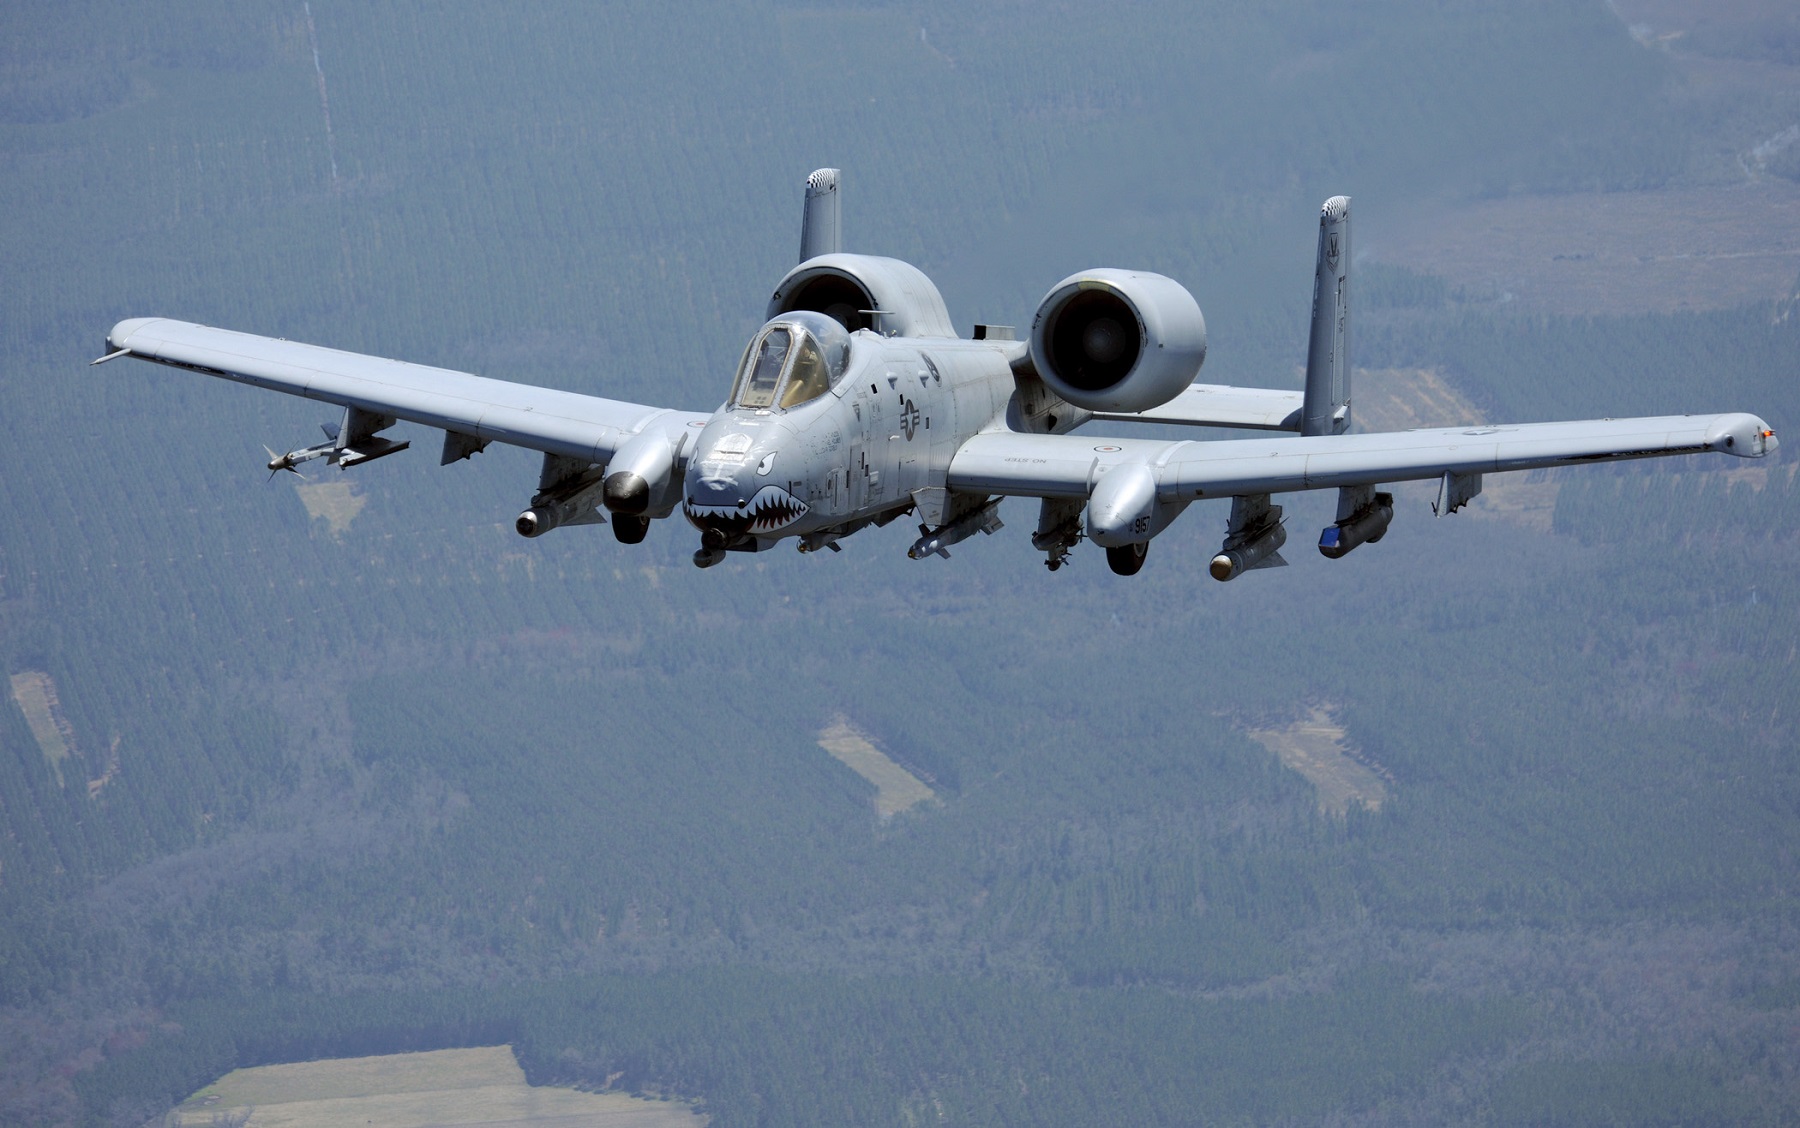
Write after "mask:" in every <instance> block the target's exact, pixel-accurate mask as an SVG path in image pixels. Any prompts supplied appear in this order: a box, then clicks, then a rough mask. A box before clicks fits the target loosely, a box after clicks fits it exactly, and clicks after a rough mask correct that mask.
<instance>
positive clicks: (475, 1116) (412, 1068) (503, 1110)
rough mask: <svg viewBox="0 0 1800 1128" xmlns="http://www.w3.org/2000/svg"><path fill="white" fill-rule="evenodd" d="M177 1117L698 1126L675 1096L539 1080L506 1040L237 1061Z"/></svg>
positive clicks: (262, 1122)
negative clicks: (245, 1064)
mask: <svg viewBox="0 0 1800 1128" xmlns="http://www.w3.org/2000/svg"><path fill="white" fill-rule="evenodd" d="M176 1112H177V1116H178V1118H179V1121H180V1122H181V1123H185V1124H191V1125H204V1124H213V1123H234V1124H242V1125H244V1128H351V1126H356V1128H366V1126H367V1125H369V1124H381V1125H386V1126H388V1128H425V1126H427V1125H450V1124H456V1125H471V1126H472V1125H487V1126H491V1128H499V1126H502V1125H506V1126H512V1125H517V1126H520V1128H526V1126H530V1128H552V1126H554V1128H577V1126H580V1128H700V1126H702V1125H704V1124H705V1123H706V1119H707V1118H706V1117H704V1116H701V1115H699V1114H698V1113H696V1112H694V1111H693V1110H692V1109H691V1108H689V1107H688V1106H686V1105H684V1104H680V1103H677V1102H673V1101H652V1100H643V1099H640V1098H637V1097H631V1096H627V1095H625V1094H623V1093H583V1092H578V1091H576V1090H574V1089H558V1088H551V1087H547V1086H545V1087H538V1086H532V1085H529V1084H527V1083H526V1081H525V1073H524V1071H523V1070H521V1069H520V1068H519V1064H518V1062H517V1061H515V1060H514V1059H513V1055H512V1049H511V1047H508V1046H487V1047H482V1048H479V1049H466V1050H437V1051H434V1052H430V1053H418V1054H389V1055H384V1056H381V1057H366V1058H341V1059H336V1060H331V1061H311V1062H298V1063H294V1064H291V1065H265V1066H258V1067H256V1068H253V1069H239V1070H236V1071H234V1072H232V1073H228V1074H226V1075H225V1076H224V1077H222V1078H220V1079H219V1080H218V1081H215V1082H214V1083H213V1084H211V1085H208V1086H207V1087H206V1088H204V1089H202V1090H200V1091H199V1092H198V1093H195V1094H194V1095H193V1096H191V1097H189V1098H188V1099H187V1100H186V1101H184V1102H183V1103H182V1104H181V1106H180V1107H179V1108H178V1109H177V1110H176Z"/></svg>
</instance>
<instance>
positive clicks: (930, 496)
mask: <svg viewBox="0 0 1800 1128" xmlns="http://www.w3.org/2000/svg"><path fill="white" fill-rule="evenodd" d="M1020 349H1021V346H1019V345H1018V344H1016V343H1014V342H1001V341H968V340H956V339H951V338H942V339H939V338H899V337H883V336H880V335H878V334H876V333H873V332H870V331H868V330H863V331H860V332H857V333H855V334H853V335H852V337H851V348H850V359H849V363H848V365H847V367H846V370H845V372H844V374H843V375H842V376H841V377H840V378H839V379H838V380H836V381H835V382H834V383H833V385H832V387H831V390H830V393H829V394H826V395H821V396H819V397H818V398H816V399H813V400H811V401H809V402H806V403H802V404H798V405H796V406H794V407H791V408H788V409H785V410H783V409H781V408H779V407H774V406H771V407H759V408H746V407H733V406H730V405H727V406H725V407H721V408H720V409H719V410H718V411H717V412H716V413H715V414H714V415H713V417H712V419H711V420H710V421H709V422H707V424H706V425H705V427H704V428H703V429H702V430H701V432H700V435H699V437H698V440H697V441H696V443H695V445H694V448H693V453H692V455H691V456H690V457H689V458H688V461H687V473H686V476H685V480H684V482H683V489H682V508H683V511H684V512H685V514H686V515H687V518H688V520H689V521H690V522H692V523H693V524H694V525H695V526H696V527H697V528H699V529H700V530H701V532H702V534H703V538H704V544H705V547H707V548H709V549H715V550H728V549H729V550H737V551H758V550H761V549H765V548H769V547H772V546H773V545H774V544H776V543H777V542H778V541H780V540H782V539H784V538H787V537H793V536H798V537H801V538H803V541H802V543H803V545H804V544H806V543H807V542H806V540H805V538H807V537H809V536H810V537H811V538H812V540H813V542H814V543H813V544H812V545H811V547H823V546H824V545H825V544H828V543H830V541H831V540H834V539H836V537H837V536H843V535H847V534H848V533H850V532H853V531H855V530H856V529H857V528H861V527H863V526H865V525H867V524H870V523H874V522H885V520H890V519H892V518H893V517H895V516H898V515H900V514H901V513H903V512H905V511H906V510H907V508H908V507H909V506H913V505H915V504H919V505H921V508H929V507H931V506H932V505H933V504H935V503H936V502H937V501H938V499H940V498H941V497H942V492H943V491H944V490H945V480H946V477H947V475H948V472H949V468H950V460H951V458H952V457H953V456H954V455H955V454H956V450H957V448H958V447H959V446H960V445H961V444H962V443H963V441H964V440H966V439H967V438H969V436H971V435H974V434H976V433H978V432H980V431H981V430H983V429H984V428H986V427H988V426H990V425H991V424H994V423H996V421H998V420H1000V419H1002V418H1003V417H1004V415H1005V413H1006V409H1007V405H1008V403H1009V402H1010V400H1011V399H1012V396H1013V391H1014V380H1013V375H1012V368H1011V363H1010V359H1009V356H1010V354H1015V353H1018V352H1019V351H1020ZM927 491H937V492H936V493H932V492H927ZM931 516H933V517H940V516H941V514H937V513H933V514H931ZM932 523H936V522H935V521H933V522H932Z"/></svg>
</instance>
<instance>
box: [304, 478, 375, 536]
mask: <svg viewBox="0 0 1800 1128" xmlns="http://www.w3.org/2000/svg"><path fill="white" fill-rule="evenodd" d="M294 492H295V493H297V494H299V495H300V504H302V505H304V506H306V515H307V516H308V517H311V518H312V519H314V520H315V521H324V522H325V523H326V524H327V525H329V526H330V527H331V535H332V536H334V537H341V536H343V535H344V530H346V529H348V528H349V527H350V522H352V521H354V520H356V515H357V514H358V513H361V512H362V511H363V506H365V505H367V504H369V499H368V498H366V497H362V496H360V495H358V494H357V493H356V491H355V490H354V489H352V488H351V486H350V483H349V482H309V483H306V484H303V485H296V486H295V487H294Z"/></svg>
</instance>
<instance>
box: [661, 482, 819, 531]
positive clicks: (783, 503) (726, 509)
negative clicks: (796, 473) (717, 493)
mask: <svg viewBox="0 0 1800 1128" xmlns="http://www.w3.org/2000/svg"><path fill="white" fill-rule="evenodd" d="M685 508H686V510H687V514H688V517H689V519H690V520H692V521H694V522H695V523H696V524H705V523H718V524H722V525H732V524H737V523H739V522H742V523H743V524H744V525H746V526H747V527H748V529H749V530H750V531H751V532H757V533H769V532H774V531H775V530H776V529H781V528H785V527H786V526H788V525H791V524H793V523H794V522H795V521H798V520H799V519H800V518H802V517H804V516H806V514H807V512H808V511H809V510H810V509H811V507H810V506H808V505H807V504H806V503H805V502H804V501H801V500H800V499H799V498H797V497H795V496H794V495H793V494H791V493H789V492H787V491H786V490H785V489H782V488H781V487H780V486H774V485H769V486H764V487H763V488H762V489H760V490H758V491H756V496H755V497H753V498H751V499H750V501H749V502H748V503H747V504H746V505H744V506H742V507H741V508H740V507H739V506H736V505H700V504H697V503H694V502H688V503H687V505H686V506H685Z"/></svg>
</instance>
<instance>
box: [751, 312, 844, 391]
mask: <svg viewBox="0 0 1800 1128" xmlns="http://www.w3.org/2000/svg"><path fill="white" fill-rule="evenodd" d="M849 360H850V334H849V333H848V332H846V331H845V329H844V327H843V326H842V325H839V324H838V323H837V322H835V321H833V320H831V319H830V318H829V317H826V316H824V315H823V314H818V313H812V312H809V311H806V310H797V311H795V312H793V313H788V314H783V315H782V316H781V318H780V319H779V321H777V322H776V323H775V324H772V325H769V326H768V327H766V328H765V329H764V330H763V331H762V335H761V336H760V337H757V338H756V339H754V340H752V341H751V343H750V347H749V348H748V349H746V350H745V352H744V359H743V361H742V363H740V364H739V366H738V377H737V383H736V386H735V387H734V388H733V390H732V395H731V403H732V405H733V406H734V407H750V408H764V409H766V408H770V407H780V408H781V409H782V410H784V411H785V410H786V409H788V408H790V407H798V406H799V405H801V404H803V403H807V402H809V401H811V400H815V399H817V398H819V397H820V396H822V395H824V394H825V393H826V392H827V391H829V390H830V389H831V385H832V382H833V381H835V380H836V379H837V378H838V377H839V376H841V375H843V373H844V370H845V368H846V367H848V364H849Z"/></svg>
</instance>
